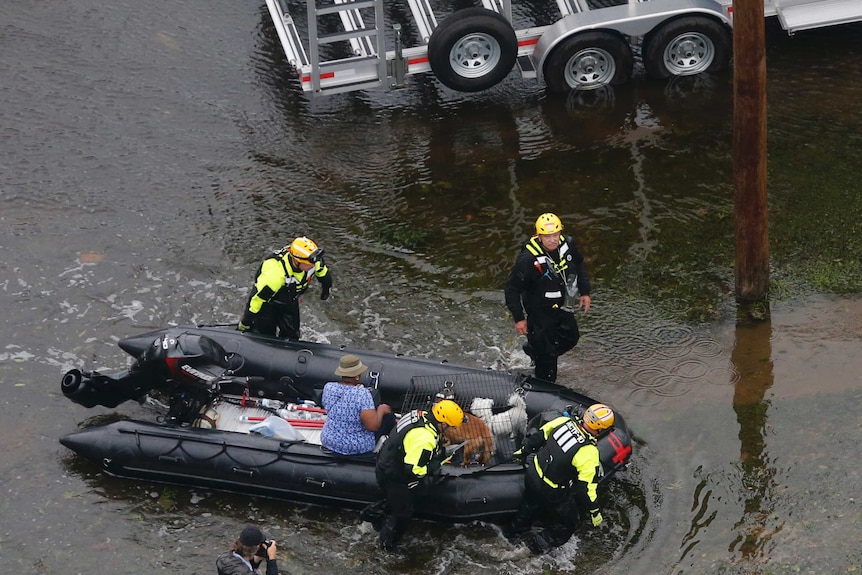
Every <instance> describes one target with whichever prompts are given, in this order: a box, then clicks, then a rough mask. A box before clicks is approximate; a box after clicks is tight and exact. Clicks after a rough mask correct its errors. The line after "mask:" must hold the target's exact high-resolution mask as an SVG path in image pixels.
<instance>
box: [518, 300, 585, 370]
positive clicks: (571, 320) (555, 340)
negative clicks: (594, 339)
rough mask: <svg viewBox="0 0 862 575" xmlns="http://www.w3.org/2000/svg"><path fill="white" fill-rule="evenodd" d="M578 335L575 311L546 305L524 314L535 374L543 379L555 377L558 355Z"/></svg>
mask: <svg viewBox="0 0 862 575" xmlns="http://www.w3.org/2000/svg"><path fill="white" fill-rule="evenodd" d="M580 338H581V333H580V331H579V330H578V321H577V320H576V319H575V314H574V313H572V312H571V311H569V310H566V309H562V308H549V309H543V310H539V311H535V312H533V313H531V314H530V315H529V316H528V317H527V343H528V344H529V347H530V350H529V351H530V355H531V357H532V358H533V361H534V362H535V364H536V368H535V371H534V374H535V376H536V377H537V378H539V379H544V380H546V381H552V382H553V381H556V380H557V358H558V357H559V356H561V355H563V354H564V353H566V352H567V351H569V350H570V349H572V348H573V347H575V346H576V345H578V340H579V339H580Z"/></svg>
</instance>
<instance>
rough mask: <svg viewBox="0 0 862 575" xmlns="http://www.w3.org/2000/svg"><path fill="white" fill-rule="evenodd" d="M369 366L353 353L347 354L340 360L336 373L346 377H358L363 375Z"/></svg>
mask: <svg viewBox="0 0 862 575" xmlns="http://www.w3.org/2000/svg"><path fill="white" fill-rule="evenodd" d="M366 369H368V366H367V365H365V364H364V363H362V361H361V360H360V359H359V358H358V357H356V356H355V355H353V354H350V355H345V356H344V357H342V358H341V360H340V361H339V362H338V369H336V370H335V375H340V376H344V377H356V376H357V375H362V374H363V373H365V370H366Z"/></svg>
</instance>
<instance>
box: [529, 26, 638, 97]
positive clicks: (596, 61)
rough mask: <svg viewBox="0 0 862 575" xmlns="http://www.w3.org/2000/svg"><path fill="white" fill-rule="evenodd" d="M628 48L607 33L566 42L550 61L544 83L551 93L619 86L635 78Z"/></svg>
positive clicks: (552, 54) (578, 36)
mask: <svg viewBox="0 0 862 575" xmlns="http://www.w3.org/2000/svg"><path fill="white" fill-rule="evenodd" d="M632 65H633V60H632V52H631V50H630V49H629V47H628V45H627V44H626V43H625V42H624V41H623V40H622V38H619V37H618V36H615V35H613V34H608V33H607V32H586V33H584V34H578V35H576V36H572V37H571V38H568V39H567V40H564V41H563V42H562V44H560V45H559V46H558V47H557V48H554V51H553V52H551V55H550V56H549V57H548V61H547V62H546V64H545V83H546V84H547V85H548V90H550V91H551V92H568V91H569V90H572V89H575V88H577V89H579V90H591V89H595V88H600V87H602V86H606V85H608V84H610V85H613V86H618V85H620V84H625V83H626V82H628V81H629V78H631V75H632Z"/></svg>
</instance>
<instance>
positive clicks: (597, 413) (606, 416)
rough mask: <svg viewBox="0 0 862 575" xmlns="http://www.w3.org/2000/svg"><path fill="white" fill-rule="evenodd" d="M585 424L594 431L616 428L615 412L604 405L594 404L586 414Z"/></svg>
mask: <svg viewBox="0 0 862 575" xmlns="http://www.w3.org/2000/svg"><path fill="white" fill-rule="evenodd" d="M584 423H586V424H587V426H589V428H590V429H592V430H593V431H601V430H603V429H608V428H610V427H613V426H614V410H613V409H611V408H610V407H608V406H607V405H605V404H604V403H594V404H593V405H591V406H590V407H588V408H587V410H586V411H585V412H584Z"/></svg>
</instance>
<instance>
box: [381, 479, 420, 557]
mask: <svg viewBox="0 0 862 575" xmlns="http://www.w3.org/2000/svg"><path fill="white" fill-rule="evenodd" d="M377 484H378V485H379V486H380V489H381V490H382V491H383V496H384V498H385V503H383V514H384V519H383V524H382V526H381V529H380V548H381V549H383V550H384V551H392V550H394V549H395V547H396V546H397V545H398V543H399V542H400V541H401V538H402V537H403V536H404V532H405V531H406V530H407V526H408V525H409V524H410V520H411V518H412V517H413V498H414V497H415V496H416V495H417V494H418V493H419V492H420V491H421V488H420V487H416V488H414V489H410V488H409V487H407V484H406V483H404V482H401V481H395V480H392V479H390V478H388V477H386V476H385V475H383V474H382V473H381V472H380V471H379V470H378V472H377Z"/></svg>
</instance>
